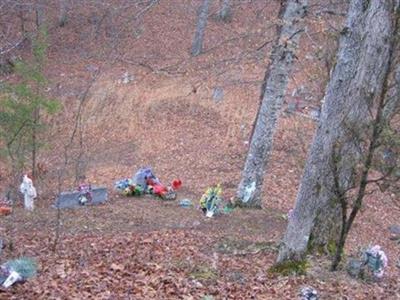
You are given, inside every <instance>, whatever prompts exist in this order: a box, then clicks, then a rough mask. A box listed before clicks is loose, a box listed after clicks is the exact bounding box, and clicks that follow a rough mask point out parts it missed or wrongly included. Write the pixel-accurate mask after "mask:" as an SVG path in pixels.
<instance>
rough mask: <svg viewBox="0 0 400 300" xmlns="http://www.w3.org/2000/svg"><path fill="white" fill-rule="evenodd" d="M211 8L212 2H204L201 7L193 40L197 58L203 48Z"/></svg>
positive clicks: (193, 52) (193, 50)
mask: <svg viewBox="0 0 400 300" xmlns="http://www.w3.org/2000/svg"><path fill="white" fill-rule="evenodd" d="M209 6H210V0H203V4H202V5H201V7H200V12H199V17H198V19H197V26H196V32H195V35H194V39H193V45H192V55H193V56H197V55H199V54H200V53H201V50H202V48H203V40H204V31H205V30H206V26H207V18H208V9H209Z"/></svg>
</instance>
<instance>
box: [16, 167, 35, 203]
mask: <svg viewBox="0 0 400 300" xmlns="http://www.w3.org/2000/svg"><path fill="white" fill-rule="evenodd" d="M19 190H20V191H21V193H22V194H24V205H25V209H27V210H33V199H35V198H36V196H37V194H36V189H35V187H34V186H33V183H32V179H30V178H29V177H28V175H26V174H25V175H24V178H23V180H22V183H21V186H20V187H19Z"/></svg>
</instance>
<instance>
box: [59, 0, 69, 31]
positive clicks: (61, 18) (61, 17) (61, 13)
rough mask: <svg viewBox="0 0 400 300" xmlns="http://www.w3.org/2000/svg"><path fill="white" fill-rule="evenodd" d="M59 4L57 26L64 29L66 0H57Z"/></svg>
mask: <svg viewBox="0 0 400 300" xmlns="http://www.w3.org/2000/svg"><path fill="white" fill-rule="evenodd" d="M59 3H60V11H59V16H58V26H60V27H64V26H65V24H67V20H68V15H67V12H68V7H67V0H59Z"/></svg>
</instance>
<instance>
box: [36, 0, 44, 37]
mask: <svg viewBox="0 0 400 300" xmlns="http://www.w3.org/2000/svg"><path fill="white" fill-rule="evenodd" d="M35 13H36V28H37V29H38V30H39V29H40V28H41V27H42V26H44V25H45V22H46V15H45V5H44V1H43V0H38V2H37V3H36V7H35Z"/></svg>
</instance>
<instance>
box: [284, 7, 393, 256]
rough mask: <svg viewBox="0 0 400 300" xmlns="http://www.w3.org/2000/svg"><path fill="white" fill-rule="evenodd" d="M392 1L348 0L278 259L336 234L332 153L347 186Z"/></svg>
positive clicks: (382, 61) (373, 92) (378, 84)
mask: <svg viewBox="0 0 400 300" xmlns="http://www.w3.org/2000/svg"><path fill="white" fill-rule="evenodd" d="M394 1H395V0H388V1H369V0H353V1H352V2H351V4H350V8H349V13H348V18H347V24H346V27H345V28H344V30H343V32H342V36H341V39H340V44H339V52H338V55H337V63H336V66H335V69H334V71H333V73H332V75H331V79H330V82H329V83H328V86H327V90H326V94H325V101H324V104H323V108H322V116H321V121H320V124H319V127H318V129H317V132H316V135H315V137H314V141H313V144H312V146H311V150H310V154H309V157H308V160H307V164H306V167H305V171H304V175H303V178H302V182H301V185H300V189H299V192H298V195H297V199H296V203H295V208H294V211H293V214H292V216H291V218H290V220H289V224H288V228H287V231H286V234H285V237H284V240H283V243H282V245H281V248H280V251H279V256H278V262H282V261H285V260H289V259H290V260H301V259H303V258H304V256H305V254H306V252H307V250H310V249H313V248H315V247H317V248H319V249H321V247H325V246H328V245H329V244H330V242H333V243H336V241H337V240H338V235H339V231H340V222H341V220H340V211H339V209H340V208H339V203H338V202H337V201H335V196H334V193H333V192H334V181H333V174H332V164H333V163H336V162H333V161H332V159H333V154H334V152H335V151H336V149H338V148H339V149H340V153H339V154H340V163H339V165H338V172H339V177H340V178H339V179H340V181H341V186H342V187H344V188H346V187H348V186H350V185H351V183H352V174H353V168H354V166H355V164H356V162H357V159H358V156H359V155H358V152H357V149H356V148H357V139H355V138H354V133H356V132H357V130H360V128H361V127H362V126H363V125H365V124H366V123H367V122H368V120H370V119H371V114H370V113H369V108H370V107H371V105H372V103H373V101H374V99H375V98H376V97H377V96H379V94H380V92H381V90H382V86H383V82H384V79H385V73H386V71H387V69H388V66H389V51H390V40H391V39H390V36H391V35H392V34H393V28H392V19H391V18H392V15H393V7H394V5H395V4H394ZM349 132H350V134H349ZM349 137H350V138H349Z"/></svg>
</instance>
